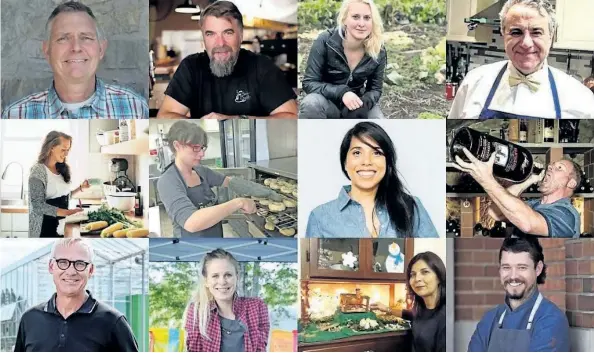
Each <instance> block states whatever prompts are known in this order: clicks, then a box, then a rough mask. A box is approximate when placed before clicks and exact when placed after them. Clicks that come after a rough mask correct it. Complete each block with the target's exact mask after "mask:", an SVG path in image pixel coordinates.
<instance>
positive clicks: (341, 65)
mask: <svg viewBox="0 0 594 353" xmlns="http://www.w3.org/2000/svg"><path fill="white" fill-rule="evenodd" d="M336 22H337V23H338V26H337V27H336V28H335V29H329V30H326V31H324V32H322V34H320V36H319V37H318V38H317V39H316V40H315V42H314V44H313V46H312V48H311V51H310V54H309V58H308V60H307V69H306V71H305V76H304V78H303V89H304V91H305V92H306V93H307V94H308V95H307V96H306V97H305V98H304V99H303V101H301V103H300V105H299V118H304V119H338V118H347V119H348V118H354V119H380V118H383V114H382V112H381V110H380V107H379V105H378V102H379V98H380V96H381V94H382V85H383V82H384V70H385V68H386V62H387V56H386V50H385V48H384V47H383V40H382V36H383V25H382V21H381V17H380V15H379V11H378V9H377V7H376V5H375V4H374V3H373V0H344V1H343V3H342V6H341V8H340V11H339V13H338V16H337V21H336Z"/></svg>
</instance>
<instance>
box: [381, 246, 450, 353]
mask: <svg viewBox="0 0 594 353" xmlns="http://www.w3.org/2000/svg"><path fill="white" fill-rule="evenodd" d="M406 289H407V291H408V293H413V295H414V302H413V306H412V310H395V309H390V308H388V307H387V306H385V305H383V304H381V303H375V304H371V308H372V309H375V310H381V311H384V312H387V313H388V314H391V315H396V316H400V317H402V318H404V319H406V320H410V321H411V326H412V339H413V348H412V350H413V352H445V349H446V269H445V266H444V264H443V261H442V260H441V259H440V258H439V256H437V255H436V254H434V253H432V252H430V251H427V252H423V253H419V254H417V255H415V256H414V257H413V258H412V260H411V261H410V262H409V264H408V267H407V269H406Z"/></svg>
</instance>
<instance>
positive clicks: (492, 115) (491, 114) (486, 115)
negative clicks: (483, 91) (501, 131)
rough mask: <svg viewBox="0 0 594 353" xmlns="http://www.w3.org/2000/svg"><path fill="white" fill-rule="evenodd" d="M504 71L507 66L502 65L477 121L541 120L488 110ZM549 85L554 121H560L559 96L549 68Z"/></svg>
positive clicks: (535, 117)
mask: <svg viewBox="0 0 594 353" xmlns="http://www.w3.org/2000/svg"><path fill="white" fill-rule="evenodd" d="M508 65H509V64H508ZM505 70H507V65H504V66H503V68H502V69H501V71H499V75H497V78H496V79H495V83H494V84H493V87H491V91H490V92H489V95H488V96H487V101H486V102H485V105H484V106H483V110H482V111H481V114H480V115H479V119H543V118H541V117H537V116H527V115H516V114H511V113H505V112H501V111H498V110H490V109H489V106H491V101H493V96H495V92H496V91H497V88H498V87H499V83H500V82H501V78H502V77H503V73H504V72H505ZM549 83H550V85H551V91H552V92H553V102H554V103H555V116H556V119H561V106H560V105H559V95H558V94H557V85H556V84H555V79H554V78H553V72H551V68H549Z"/></svg>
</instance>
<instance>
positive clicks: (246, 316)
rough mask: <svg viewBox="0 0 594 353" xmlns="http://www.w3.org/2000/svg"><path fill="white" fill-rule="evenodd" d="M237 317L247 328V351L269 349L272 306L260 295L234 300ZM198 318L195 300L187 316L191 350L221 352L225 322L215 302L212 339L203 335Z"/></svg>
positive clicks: (212, 307) (188, 348) (245, 342)
mask: <svg viewBox="0 0 594 353" xmlns="http://www.w3.org/2000/svg"><path fill="white" fill-rule="evenodd" d="M233 313H234V314H235V319H236V320H239V321H240V322H241V324H242V325H243V326H244V327H246V330H245V333H244V335H243V340H244V341H243V342H244V348H245V352H265V351H266V346H267V345H268V335H269V333H270V319H269V318H268V308H267V307H266V304H265V303H264V301H263V300H262V299H260V298H244V297H238V296H236V297H235V299H233ZM198 327H199V323H198V318H194V303H190V305H189V307H188V314H187V317H186V323H185V328H186V333H187V339H186V348H187V350H188V352H219V351H220V349H221V321H220V319H219V313H218V309H217V306H216V304H215V302H214V301H212V302H211V304H210V319H209V322H208V326H207V333H208V336H209V337H210V340H209V339H208V338H206V337H204V336H202V335H201V334H200V329H199V328H198Z"/></svg>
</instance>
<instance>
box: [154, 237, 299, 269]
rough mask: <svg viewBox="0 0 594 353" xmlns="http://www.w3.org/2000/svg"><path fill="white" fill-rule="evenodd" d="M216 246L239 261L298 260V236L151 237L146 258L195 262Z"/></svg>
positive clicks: (156, 260) (295, 261) (155, 260)
mask: <svg viewBox="0 0 594 353" xmlns="http://www.w3.org/2000/svg"><path fill="white" fill-rule="evenodd" d="M217 248H221V249H225V250H226V251H228V252H230V253H231V254H232V255H233V256H234V257H235V258H236V259H237V261H239V262H293V263H297V239H294V238H291V239H283V238H278V239H277V238H267V239H253V238H247V239H245V238H243V239H242V238H233V239H229V238H226V239H225V238H195V239H189V238H183V239H179V238H174V239H163V238H151V239H149V261H151V262H176V261H184V262H185V261H187V262H198V261H200V260H202V257H203V256H204V255H205V254H206V253H208V252H210V251H213V250H215V249H217Z"/></svg>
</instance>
